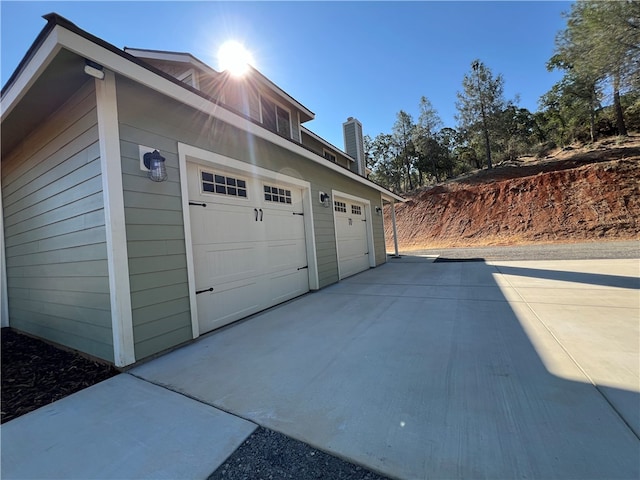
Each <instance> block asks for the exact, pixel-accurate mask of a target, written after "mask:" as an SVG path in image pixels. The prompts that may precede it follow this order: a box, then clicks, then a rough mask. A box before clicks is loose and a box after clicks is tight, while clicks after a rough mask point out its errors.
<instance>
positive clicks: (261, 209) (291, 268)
mask: <svg viewBox="0 0 640 480" xmlns="http://www.w3.org/2000/svg"><path fill="white" fill-rule="evenodd" d="M187 177H188V180H187V182H188V197H189V198H188V204H189V216H190V225H191V243H192V251H193V264H194V269H193V272H194V277H195V278H194V281H195V297H196V304H197V312H198V314H197V315H198V329H199V334H202V333H205V332H209V331H211V330H214V329H216V328H219V327H222V326H224V325H227V324H228V323H231V322H233V321H235V320H238V319H241V318H243V317H246V316H248V315H251V314H253V313H255V312H258V311H260V310H264V309H265V308H268V307H271V306H273V305H276V304H278V303H282V302H284V301H287V300H289V299H291V298H294V297H297V296H299V295H302V294H304V293H306V292H307V291H309V275H308V264H307V253H306V242H305V223H304V214H303V201H302V199H303V189H302V188H301V187H300V186H297V185H295V184H288V183H286V181H283V179H281V178H278V179H271V178H262V177H259V176H255V175H252V174H251V173H247V172H241V171H240V172H239V171H234V170H230V169H227V168H225V167H224V166H216V165H211V164H207V165H202V164H198V163H193V162H190V163H188V164H187Z"/></svg>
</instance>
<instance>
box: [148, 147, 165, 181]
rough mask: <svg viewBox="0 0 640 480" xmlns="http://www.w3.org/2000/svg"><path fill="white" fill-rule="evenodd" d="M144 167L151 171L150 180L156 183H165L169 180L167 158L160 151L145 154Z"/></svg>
mask: <svg viewBox="0 0 640 480" xmlns="http://www.w3.org/2000/svg"><path fill="white" fill-rule="evenodd" d="M143 158H144V166H145V167H147V168H148V169H149V178H150V179H151V180H152V181H154V182H164V181H165V180H166V179H167V167H165V165H164V161H165V158H164V157H163V156H162V155H160V152H158V150H154V151H153V152H147V153H145V154H144V157H143Z"/></svg>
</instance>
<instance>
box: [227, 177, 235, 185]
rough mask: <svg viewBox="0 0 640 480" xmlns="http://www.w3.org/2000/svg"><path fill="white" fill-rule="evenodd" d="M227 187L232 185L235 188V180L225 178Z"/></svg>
mask: <svg viewBox="0 0 640 480" xmlns="http://www.w3.org/2000/svg"><path fill="white" fill-rule="evenodd" d="M227 185H233V186H234V187H235V185H236V179H235V178H231V177H227Z"/></svg>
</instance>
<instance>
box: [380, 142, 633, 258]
mask: <svg viewBox="0 0 640 480" xmlns="http://www.w3.org/2000/svg"><path fill="white" fill-rule="evenodd" d="M406 198H407V199H408V201H407V202H406V203H403V204H396V207H395V210H396V225H397V231H398V242H399V247H400V250H413V249H422V248H434V247H463V246H482V245H518V244H527V243H535V242H545V243H556V242H576V241H595V240H600V241H602V240H622V239H627V240H629V239H640V135H636V136H629V137H620V138H618V137H615V138H612V139H607V140H603V141H601V142H598V143H596V144H593V145H588V146H576V145H574V146H572V147H568V148H565V149H561V150H555V151H553V152H551V153H550V154H549V155H547V156H546V157H545V158H543V159H536V158H534V157H521V158H519V159H518V160H516V161H514V162H508V163H505V164H502V165H498V166H496V168H494V169H492V170H480V171H476V172H474V173H472V174H469V175H467V176H464V177H460V178H457V179H454V180H451V181H448V182H446V183H441V184H438V185H436V186H434V187H430V188H426V189H421V190H419V191H417V192H415V193H413V194H411V195H406ZM385 236H386V240H387V246H388V248H392V247H390V246H392V245H393V231H392V222H391V216H390V209H389V207H386V208H385Z"/></svg>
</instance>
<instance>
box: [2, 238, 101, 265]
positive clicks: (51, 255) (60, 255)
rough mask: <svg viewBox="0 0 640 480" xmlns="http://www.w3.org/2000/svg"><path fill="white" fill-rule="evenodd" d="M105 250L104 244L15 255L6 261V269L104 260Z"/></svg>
mask: <svg viewBox="0 0 640 480" xmlns="http://www.w3.org/2000/svg"><path fill="white" fill-rule="evenodd" d="M106 259H107V248H106V244H104V243H97V244H93V245H82V246H79V247H74V248H64V249H62V250H52V251H49V252H42V253H32V254H29V255H16V256H13V257H9V259H7V266H8V267H22V266H27V265H46V264H48V263H51V262H55V263H67V262H81V261H87V260H106Z"/></svg>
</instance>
